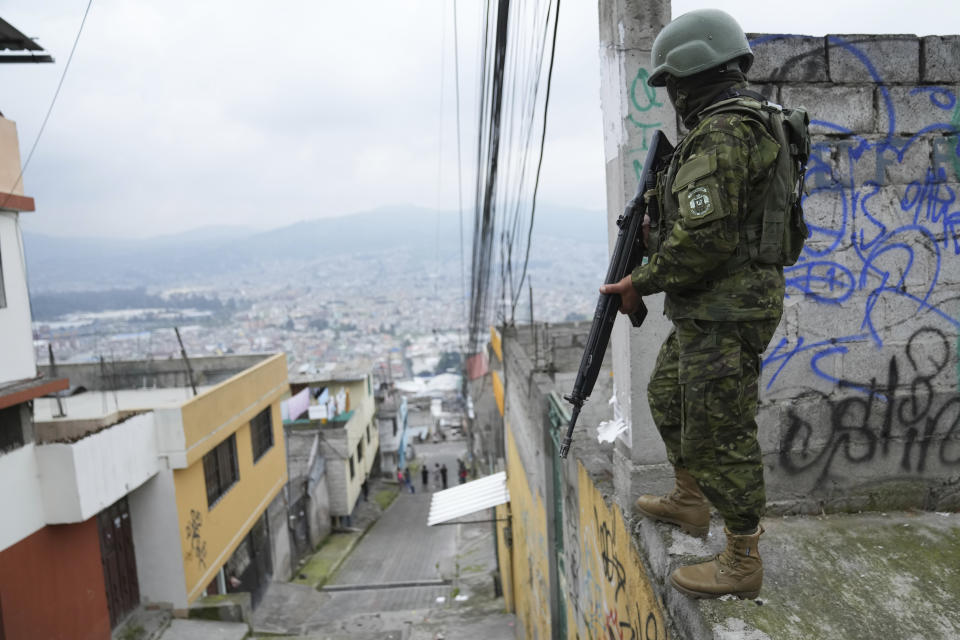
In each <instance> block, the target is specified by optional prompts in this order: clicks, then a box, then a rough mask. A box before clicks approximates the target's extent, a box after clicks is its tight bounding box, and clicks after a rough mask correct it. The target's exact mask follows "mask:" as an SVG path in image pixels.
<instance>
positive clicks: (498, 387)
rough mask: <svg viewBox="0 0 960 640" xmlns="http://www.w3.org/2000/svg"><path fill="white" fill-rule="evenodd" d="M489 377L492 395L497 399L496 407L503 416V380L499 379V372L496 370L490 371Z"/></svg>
mask: <svg viewBox="0 0 960 640" xmlns="http://www.w3.org/2000/svg"><path fill="white" fill-rule="evenodd" d="M491 378H492V380H493V397H494V398H495V399H496V401H497V409H499V410H500V416H501V417H502V416H503V380H501V379H500V374H499V373H497V372H496V371H494V372H492V375H491Z"/></svg>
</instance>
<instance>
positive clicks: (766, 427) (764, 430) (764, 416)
mask: <svg viewBox="0 0 960 640" xmlns="http://www.w3.org/2000/svg"><path fill="white" fill-rule="evenodd" d="M760 397H761V398H764V397H765V396H764V394H763V392H761V393H760ZM783 406H784V405H781V404H774V403H769V404H765V405H762V406H761V407H760V409H759V411H758V412H757V442H758V443H759V444H760V451H761V452H762V453H764V454H768V453H773V452H777V451H779V450H780V425H781V423H782V422H783V416H782V413H783Z"/></svg>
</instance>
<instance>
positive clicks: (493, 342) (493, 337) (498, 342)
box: [490, 326, 503, 362]
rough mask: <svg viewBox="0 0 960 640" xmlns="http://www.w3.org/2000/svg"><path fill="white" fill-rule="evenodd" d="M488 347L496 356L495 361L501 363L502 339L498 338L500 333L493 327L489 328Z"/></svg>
mask: <svg viewBox="0 0 960 640" xmlns="http://www.w3.org/2000/svg"><path fill="white" fill-rule="evenodd" d="M490 347H491V348H492V349H493V352H494V353H495V354H496V355H497V359H499V360H500V362H503V339H502V338H501V337H500V332H499V331H497V328H496V327H494V326H491V327H490Z"/></svg>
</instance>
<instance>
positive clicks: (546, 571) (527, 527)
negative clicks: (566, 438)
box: [506, 424, 551, 639]
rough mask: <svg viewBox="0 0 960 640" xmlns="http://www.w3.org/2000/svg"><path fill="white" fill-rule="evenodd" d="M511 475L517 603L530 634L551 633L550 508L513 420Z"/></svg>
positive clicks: (509, 435) (509, 448)
mask: <svg viewBox="0 0 960 640" xmlns="http://www.w3.org/2000/svg"><path fill="white" fill-rule="evenodd" d="M506 437H507V469H509V470H510V473H509V474H508V476H507V482H508V485H507V486H508V488H509V491H510V503H511V507H510V512H511V513H512V514H513V521H512V529H513V530H512V533H511V535H512V539H513V552H512V566H511V569H510V572H511V574H512V575H513V580H514V588H513V594H514V605H515V607H516V613H517V618H518V619H519V621H520V623H521V624H522V625H523V628H524V632H525V636H524V637H526V638H531V639H535V638H542V639H546V638H549V637H551V626H550V611H551V607H550V579H549V575H550V556H549V553H550V550H549V549H548V548H547V511H546V507H545V506H544V503H543V500H542V499H541V497H540V495H539V494H535V493H534V492H533V491H532V490H531V487H530V484H529V480H528V478H527V475H526V473H524V466H523V462H522V460H521V459H520V455H519V453H518V451H517V446H516V442H515V440H514V437H513V430H512V428H511V427H510V425H509V424H507V428H506Z"/></svg>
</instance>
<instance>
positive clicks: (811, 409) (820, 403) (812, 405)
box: [778, 394, 832, 473]
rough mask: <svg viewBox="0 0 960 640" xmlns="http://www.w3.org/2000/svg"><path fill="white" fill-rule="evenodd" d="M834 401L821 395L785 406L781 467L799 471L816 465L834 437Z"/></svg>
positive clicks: (780, 443)
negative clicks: (832, 421)
mask: <svg viewBox="0 0 960 640" xmlns="http://www.w3.org/2000/svg"><path fill="white" fill-rule="evenodd" d="M830 413H831V411H830V402H829V400H828V399H827V398H825V397H823V396H821V395H818V394H812V395H806V396H801V397H797V398H795V399H794V400H793V401H792V402H790V403H789V404H786V405H785V406H784V407H783V414H782V419H781V422H780V425H779V427H780V430H779V433H780V441H779V445H778V450H779V451H780V456H781V460H780V462H781V463H784V462H785V463H786V464H784V465H782V466H780V470H781V471H784V472H787V473H796V472H798V471H799V470H800V469H801V468H803V467H807V466H810V465H812V464H813V462H814V459H815V458H816V457H817V455H818V454H819V453H820V452H821V451H822V450H823V448H824V447H825V446H826V445H827V443H828V442H829V441H830V438H831V436H832V434H831V429H830V426H829V425H830Z"/></svg>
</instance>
